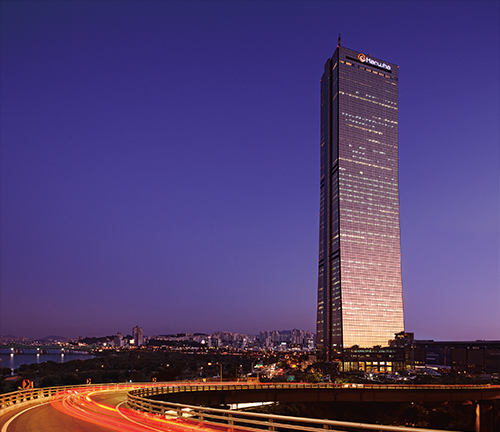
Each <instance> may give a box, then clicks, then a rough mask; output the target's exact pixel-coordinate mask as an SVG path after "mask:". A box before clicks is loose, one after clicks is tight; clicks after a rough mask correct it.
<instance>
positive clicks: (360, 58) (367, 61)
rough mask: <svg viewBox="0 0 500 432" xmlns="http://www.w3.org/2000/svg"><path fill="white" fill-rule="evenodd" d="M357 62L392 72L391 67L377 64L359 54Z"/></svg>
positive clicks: (380, 63) (375, 61) (381, 63)
mask: <svg viewBox="0 0 500 432" xmlns="http://www.w3.org/2000/svg"><path fill="white" fill-rule="evenodd" d="M358 60H359V61H360V62H361V63H368V64H369V65H372V66H376V67H379V68H382V69H386V70H388V71H390V70H392V68H391V65H388V64H387V63H383V62H379V61H378V60H374V59H372V58H370V57H367V56H365V55H364V54H361V53H359V54H358Z"/></svg>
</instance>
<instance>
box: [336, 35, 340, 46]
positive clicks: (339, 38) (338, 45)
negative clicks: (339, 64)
mask: <svg viewBox="0 0 500 432" xmlns="http://www.w3.org/2000/svg"><path fill="white" fill-rule="evenodd" d="M337 46H338V47H339V46H340V33H339V42H338V44H337Z"/></svg>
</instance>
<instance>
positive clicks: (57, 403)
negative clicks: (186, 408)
mask: <svg viewBox="0 0 500 432" xmlns="http://www.w3.org/2000/svg"><path fill="white" fill-rule="evenodd" d="M163 386H164V384H163ZM139 387H154V385H143V386H137V385H130V386H128V385H121V386H118V387H117V388H113V389H109V388H107V389H106V388H103V387H98V386H96V387H86V388H82V389H74V390H66V391H64V392H61V393H57V394H56V395H54V396H53V397H52V399H51V401H50V404H51V405H52V406H53V407H54V408H55V409H57V410H59V411H61V412H62V413H64V414H66V415H69V416H72V417H75V418H78V419H80V420H84V421H87V422H90V423H93V424H95V425H99V426H105V427H107V428H109V429H111V430H115V431H121V432H144V431H171V432H186V431H201V430H203V431H205V432H206V431H223V430H227V428H225V427H222V426H221V427H217V426H212V425H210V426H207V425H206V424H203V423H198V422H195V421H192V420H188V419H178V418H172V419H168V418H166V417H165V416H160V415H156V414H150V413H145V412H141V411H134V410H131V409H129V408H125V407H121V406H120V405H122V404H123V403H121V404H119V405H117V406H111V405H106V404H102V403H99V402H97V401H96V400H95V397H96V396H99V395H103V394H105V393H110V392H116V391H120V390H123V391H125V390H132V389H135V388H139ZM233 430H234V431H236V432H237V431H238V429H236V428H234V429H233Z"/></svg>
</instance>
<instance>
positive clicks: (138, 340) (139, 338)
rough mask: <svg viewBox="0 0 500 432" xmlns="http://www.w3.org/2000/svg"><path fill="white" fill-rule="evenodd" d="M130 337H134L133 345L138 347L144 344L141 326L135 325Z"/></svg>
mask: <svg viewBox="0 0 500 432" xmlns="http://www.w3.org/2000/svg"><path fill="white" fill-rule="evenodd" d="M132 338H133V339H134V346H136V347H139V346H142V345H143V344H144V335H143V333H142V327H139V326H135V327H134V328H133V329H132Z"/></svg>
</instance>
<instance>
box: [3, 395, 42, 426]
mask: <svg viewBox="0 0 500 432" xmlns="http://www.w3.org/2000/svg"><path fill="white" fill-rule="evenodd" d="M48 403H49V402H44V403H41V404H40V405H35V406H32V407H29V408H26V409H25V410H22V411H21V412H19V413H17V414H16V415H15V416H14V417H12V418H10V419H9V420H7V421H6V422H5V424H4V425H3V427H2V431H1V432H7V428H8V427H9V425H10V424H11V423H12V422H13V421H14V420H15V419H16V418H17V417H19V416H20V415H21V414H24V413H25V412H26V411H29V410H31V409H33V408H38V407H41V406H42V405H46V404H48Z"/></svg>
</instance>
